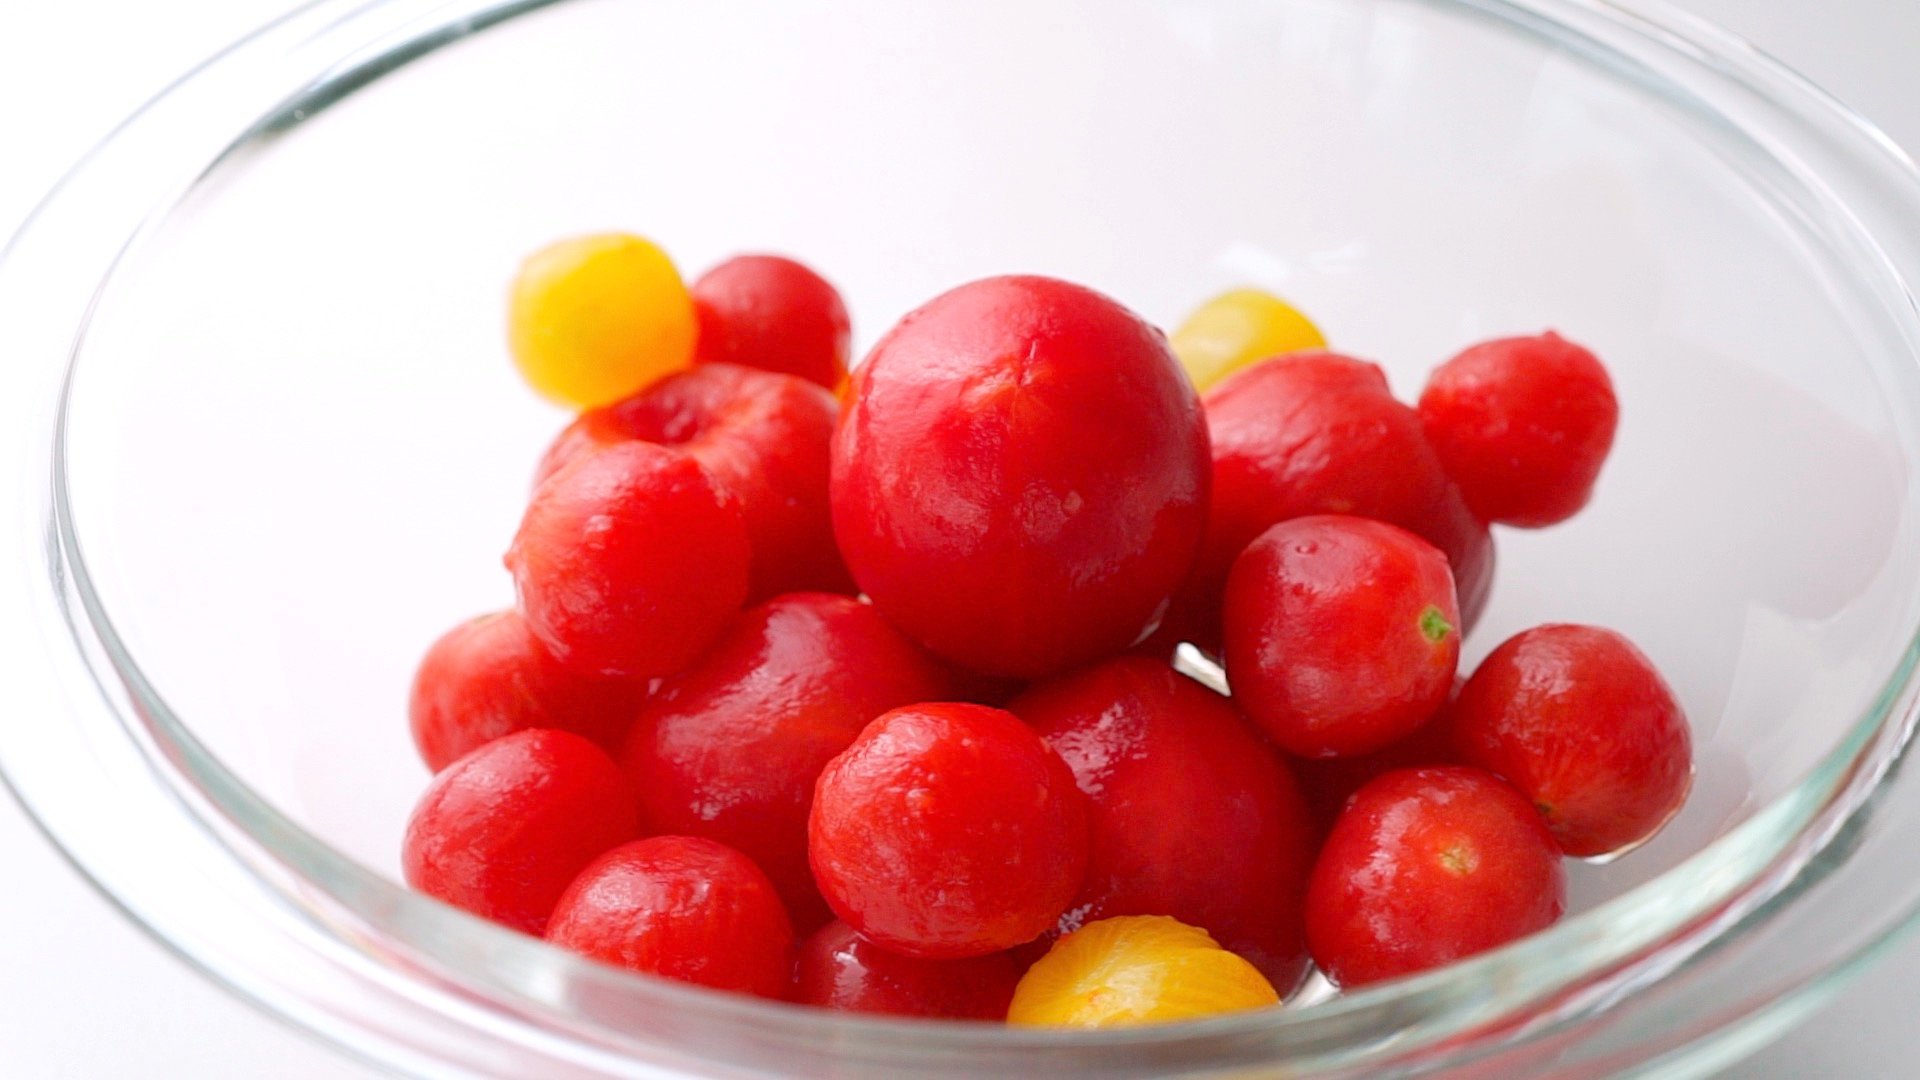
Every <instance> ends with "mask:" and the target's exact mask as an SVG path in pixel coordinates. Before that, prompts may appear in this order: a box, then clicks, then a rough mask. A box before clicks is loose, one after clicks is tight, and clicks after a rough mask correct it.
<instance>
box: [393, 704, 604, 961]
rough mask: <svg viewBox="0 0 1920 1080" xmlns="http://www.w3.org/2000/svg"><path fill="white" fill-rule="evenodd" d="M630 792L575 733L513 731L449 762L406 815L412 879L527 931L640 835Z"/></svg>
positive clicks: (404, 854) (405, 863)
mask: <svg viewBox="0 0 1920 1080" xmlns="http://www.w3.org/2000/svg"><path fill="white" fill-rule="evenodd" d="M636 818H637V814H636V813H635V810H634V796H633V789H632V788H631V787H629V786H628V784H627V779H626V777H625V776H624V775H622V774H621V772H620V768H619V766H617V765H615V764H614V763H613V759H611V758H609V757H608V756H607V754H606V752H605V751H604V750H601V749H600V748H599V747H597V746H595V745H593V744H592V743H590V742H588V741H587V740H586V739H583V738H581V737H580V736H578V735H575V734H572V733H571V732H565V731H545V730H541V729H538V728H535V729H530V730H526V731H516V732H514V733H513V734H511V735H506V736H503V737H501V738H498V739H495V740H493V741H492V742H489V743H487V744H486V745H484V746H481V747H480V748H479V749H477V750H474V751H473V752H472V753H470V754H468V755H466V756H465V757H463V758H461V759H459V760H458V761H455V762H454V763H453V764H451V765H449V766H447V767H446V768H445V769H442V770H441V771H440V773H439V774H438V775H437V776H435V777H434V778H433V782H432V783H431V784H429V785H428V786H427V790H426V793H425V794H424V795H422V796H421V797H420V802H419V803H418V804H416V806H415V807H414V811H413V816H412V817H411V818H410V819H409V820H408V822H407V832H406V839H405V841H404V843H403V845H402V849H401V866H402V869H403V871H404V873H405V876H406V880H407V884H408V885H411V886H413V887H414V888H416V889H418V890H420V891H421V892H423V893H426V894H427V895H428V896H432V897H435V898H437V899H440V900H444V901H446V902H447V903H449V904H452V905H453V906H455V907H458V908H463V909H465V910H467V911H470V912H472V913H473V914H475V915H479V916H481V917H482V918H487V919H492V920H493V921H495V922H498V923H502V924H504V925H506V926H510V927H512V928H514V929H515V930H520V931H524V932H526V933H529V934H538V933H540V932H541V930H542V929H543V928H544V927H545V926H546V924H547V917H548V915H550V914H551V913H552V911H553V906H554V902H555V901H557V900H558V899H559V898H560V894H561V893H562V892H563V891H565V890H566V888H567V886H568V884H569V883H571V882H572V881H573V879H574V877H575V876H576V875H577V874H579V872H580V870H581V868H582V867H584V866H586V865H587V863H589V862H591V861H592V860H593V859H594V858H595V857H597V856H598V855H599V854H600V853H601V852H603V851H606V850H607V849H609V848H612V847H614V846H616V845H618V844H621V843H624V842H626V841H628V840H631V839H633V838H634V836H635V835H636V834H637V833H638V832H639V826H638V823H637V820H636Z"/></svg>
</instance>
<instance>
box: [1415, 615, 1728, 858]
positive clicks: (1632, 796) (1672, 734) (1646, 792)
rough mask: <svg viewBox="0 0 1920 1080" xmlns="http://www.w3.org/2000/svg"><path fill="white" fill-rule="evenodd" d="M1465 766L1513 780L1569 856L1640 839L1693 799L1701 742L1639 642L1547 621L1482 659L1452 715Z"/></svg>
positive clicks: (1450, 732) (1457, 751) (1452, 731)
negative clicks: (1697, 748) (1695, 758)
mask: <svg viewBox="0 0 1920 1080" xmlns="http://www.w3.org/2000/svg"><path fill="white" fill-rule="evenodd" d="M1445 726H1446V730H1447V733H1448V735H1449V736H1450V738H1451V741H1452V746H1453V750H1454V753H1455V754H1457V755H1458V756H1459V760H1461V761H1462V762H1464V763H1466V764H1469V765H1477V766H1479V767H1480V768H1483V769H1486V770H1487V771H1489V772H1492V773H1496V774H1498V775H1500V776H1503V777H1505V778H1506V779H1507V780H1508V781H1510V782H1511V783H1512V784H1513V785H1514V786H1515V787H1517V788H1519V789H1520V791H1521V792H1522V793H1523V794H1525V795H1526V796H1527V798H1529V799H1532V800H1533V803H1534V805H1535V806H1537V807H1539V809H1540V812H1541V813H1542V814H1545V815H1546V819H1547V827H1548V828H1550V829H1552V830H1553V835H1554V836H1555V837H1556V838H1558V839H1559V841H1560V847H1561V849H1562V850H1564V851H1565V852H1566V853H1567V854H1569V855H1575V856H1581V857H1587V856H1593V855H1605V854H1608V853H1610V852H1614V851H1619V850H1621V849H1624V848H1628V847H1632V846H1634V845H1636V844H1639V843H1641V842H1642V841H1644V840H1646V839H1647V838H1648V837H1650V836H1652V835H1653V834H1654V833H1656V832H1658V831H1659V830H1660V827H1661V826H1662V825H1665V824H1666V823H1667V821H1668V819H1670V818H1672V817H1673V815H1674V814H1675V813H1676V812H1678V811H1679V809H1680V804H1681V803H1682V802H1685V801H1686V798H1687V791H1688V789H1689V788H1690V787H1692V785H1693V737H1692V734H1691V732H1690V731H1689V730H1688V728H1687V717H1686V714H1685V713H1683V712H1682V711H1681V709H1680V703H1679V702H1678V701H1676V700H1674V696H1673V691H1672V690H1671V689H1669V688H1668V686H1667V684H1666V681H1665V680H1663V679H1661V678H1660V673H1659V672H1658V671H1656V670H1654V666H1653V662H1652V661H1650V660H1648V659H1647V658H1646V656H1645V655H1644V654H1642V653H1641V652H1640V650H1639V649H1636V648H1634V647H1633V643H1632V642H1630V641H1628V640H1627V639H1626V638H1624V637H1621V636H1620V635H1619V634H1616V633H1614V632H1613V631H1611V630H1602V629H1600V628H1599V627H1594V626H1568V625H1554V626H1539V627H1535V628H1534V629H1532V630H1525V631H1522V632H1521V633H1518V634H1515V635H1514V636H1513V637H1511V638H1509V639H1507V640H1506V641H1505V642H1503V643H1502V644H1501V645H1500V647H1499V648H1497V649H1495V650H1493V652H1492V653H1491V654H1490V655H1488V657H1487V658H1486V659H1485V660H1483V661H1481V663H1480V667H1479V669H1478V670H1476V671H1475V672H1474V673H1473V677H1472V678H1470V679H1468V680H1467V685H1466V686H1465V687H1463V688H1461V691H1460V698H1459V700H1458V701H1456V702H1454V704H1453V707H1452V708H1451V709H1449V710H1447V720H1446V725H1445Z"/></svg>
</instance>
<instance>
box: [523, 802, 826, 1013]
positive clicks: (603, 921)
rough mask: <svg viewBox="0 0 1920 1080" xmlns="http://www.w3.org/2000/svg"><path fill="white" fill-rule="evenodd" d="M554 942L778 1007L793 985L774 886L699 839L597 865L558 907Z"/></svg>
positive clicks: (661, 844) (645, 844)
mask: <svg viewBox="0 0 1920 1080" xmlns="http://www.w3.org/2000/svg"><path fill="white" fill-rule="evenodd" d="M547 940H548V941H551V942H553V943H554V944H555V945H558V946H560V947H561V948H563V949H570V950H572V951H574V952H577V953H580V954H582V955H584V956H591V957H593V958H594V959H596V960H601V961H604V962H606V963H609V964H616V965H618V966H620V967H624V968H630V969H632V970H634V971H644V972H646V973H647V974H649V975H659V976H662V977H664V978H668V979H678V980H680V981H681V982H690V983H696V984H698V985H700V986H710V987H713V988H714V989H716V990H735V991H738V992H740V993H743V994H757V995H759V996H760V997H768V998H776V999H777V998H785V997H786V996H787V992H788V989H789V988H790V987H791V985H792V976H793V969H792V966H791V965H792V960H791V956H792V949H793V927H792V925H791V924H789V923H788V922H787V912H786V909H785V908H783V907H781V906H780V896H779V894H778V893H776V892H774V889H773V883H772V882H770V881H768V880H767V875H765V874H763V873H761V872H760V868H759V867H757V866H755V865H753V861H752V860H751V859H748V858H747V857H746V856H745V855H742V854H740V853H739V852H737V851H735V850H733V849H732V848H730V847H727V846H726V845H725V844H716V843H714V842H713V841H711V840H701V839H698V838H696V837H691V836H655V837H652V838H650V839H646V840H635V841H634V842H632V843H630V844H622V845H621V846H619V847H617V848H614V849H613V850H612V851H609V852H607V853H606V854H604V855H602V856H600V857H599V858H598V859H595V860H594V861H593V864H592V865H591V866H588V867H587V868H586V869H585V870H583V871H581V872H580V876H579V877H578V878H576V879H575V880H574V882H573V884H572V885H571V886H569V887H568V889H567V892H566V895H564V896H562V897H561V898H560V902H559V903H558V904H557V905H555V906H554V909H553V921H552V922H551V923H549V924H548V925H547Z"/></svg>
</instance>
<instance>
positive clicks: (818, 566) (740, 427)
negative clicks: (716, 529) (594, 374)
mask: <svg viewBox="0 0 1920 1080" xmlns="http://www.w3.org/2000/svg"><path fill="white" fill-rule="evenodd" d="M839 411H840V406H839V403H838V402H836V401H835V400H834V398H833V395H832V394H829V393H827V392H826V391H825V390H822V389H820V388H819V387H817V386H814V385H812V384H810V383H808V382H806V381H804V380H802V379H798V378H795V377H793V376H790V375H782V374H777V373H774V372H768V371H756V370H754V369H752V368H745V367H740V366H737V365H734V364H719V363H714V364H704V365H701V366H699V367H696V368H694V369H693V370H691V371H684V372H680V373H678V374H674V375H669V376H667V377H666V378H664V379H661V380H660V381H658V382H656V383H654V384H653V385H651V386H649V387H647V388H646V389H644V390H642V391H641V392H640V393H638V394H635V395H634V396H632V397H630V398H627V399H626V400H624V401H621V402H618V403H616V404H613V405H609V406H607V407H605V408H601V409H594V410H591V411H589V412H585V413H582V414H581V415H580V416H579V417H578V418H577V419H575V420H574V422H573V423H572V424H570V425H568V426H567V428H566V430H564V431H562V432H561V433H560V434H559V435H558V436H557V437H556V438H555V439H554V441H553V443H552V445H551V446H549V447H548V448H547V452H546V456H545V457H543V458H542V459H541V462H540V469H539V473H538V478H539V479H542V480H544V479H545V478H546V477H548V476H551V475H553V473H555V472H557V471H559V469H560V468H561V467H562V466H564V465H566V464H567V463H568V462H570V461H572V460H573V459H574V458H576V457H578V456H580V455H581V454H583V453H586V452H589V451H591V450H594V449H598V448H601V447H605V446H609V445H614V444H618V443H622V442H628V441H631V440H635V439H638V440H641V441H644V442H650V443H657V444H659V445H662V446H672V447H676V448H678V449H679V450H681V451H683V452H684V453H685V454H686V455H687V456H688V457H690V458H692V459H693V460H695V461H697V462H699V463H700V464H701V465H702V466H703V467H704V468H705V469H706V470H707V473H708V475H710V476H712V477H713V478H714V480H715V481H717V482H718V483H719V484H720V485H721V486H722V487H724V488H726V489H727V491H728V492H729V493H730V494H731V495H732V496H733V498H734V499H735V500H736V501H737V502H738V503H739V505H740V512H741V514H742V516H743V517H744V518H745V520H746V526H747V536H748V539H749V540H750V541H751V543H752V546H753V562H752V572H751V584H750V586H749V589H748V599H750V600H764V599H766V598H767V597H769V596H775V595H778V594H780V593H783V592H809V591H820V592H843V593H851V592H852V591H853V581H852V579H851V578H849V577H848V576H847V571H846V568H845V567H844V566H842V565H841V563H840V553H839V550H838V549H837V548H835V547H834V542H833V523H832V520H831V519H830V517H829V515H828V511H827V464H828V446H829V444H830V443H831V441H832V439H833V425H834V419H835V418H836V417H837V416H838V415H839Z"/></svg>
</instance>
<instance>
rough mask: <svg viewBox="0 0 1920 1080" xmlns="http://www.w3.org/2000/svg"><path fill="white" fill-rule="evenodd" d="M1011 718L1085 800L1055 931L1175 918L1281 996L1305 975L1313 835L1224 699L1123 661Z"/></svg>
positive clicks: (1267, 756) (1042, 695)
mask: <svg viewBox="0 0 1920 1080" xmlns="http://www.w3.org/2000/svg"><path fill="white" fill-rule="evenodd" d="M1008 708H1009V710H1010V711H1012V712H1013V713H1014V714H1015V715H1017V716H1019V717H1020V718H1021V719H1023V720H1025V721H1026V722H1027V723H1028V724H1030V725H1032V727H1033V728H1034V730H1035V731H1037V732H1039V733H1040V737H1041V738H1043V739H1045V740H1046V741H1047V745H1049V746H1051V747H1053V749H1054V750H1055V752H1057V753H1058V754H1059V755H1060V756H1061V758H1062V759H1064V760H1065V761H1066V763H1067V767H1068V768H1070V769H1072V770H1073V773H1074V777H1075V779H1076V781H1077V782H1078V784H1079V786H1080V790H1081V792H1083V793H1084V794H1085V795H1086V796H1087V808H1088V814H1087V821H1088V828H1089V832H1090V836H1091V844H1090V849H1089V852H1090V853H1089V857H1088V863H1087V874H1086V881H1085V883H1084V884H1083V885H1082V886H1081V890H1080V895H1079V896H1078V897H1076V898H1075V899H1074V902H1073V906H1072V907H1070V908H1069V909H1068V910H1067V913H1066V915H1065V916H1064V917H1063V918H1062V920H1061V923H1060V927H1059V929H1060V931H1061V932H1063V933H1070V932H1072V931H1073V930H1075V929H1077V928H1078V927H1079V926H1081V925H1083V924H1085V923H1089V922H1095V921H1098V920H1100V919H1105V918H1109V917H1111V916H1115V915H1167V916H1171V917H1173V918H1175V919H1178V920H1180V921H1181V922H1183V923H1186V924H1188V925H1190V926H1197V927H1199V928H1201V929H1203V930H1205V931H1207V932H1208V933H1210V934H1212V935H1213V937H1214V939H1215V940H1216V941H1218V942H1219V943H1220V945H1221V946H1222V947H1223V948H1226V949H1228V950H1230V951H1232V952H1235V953H1238V954H1240V955H1241V956H1243V957H1245V958H1246V959H1247V960H1249V961H1251V962H1252V963H1253V964H1254V966H1256V967H1258V968H1260V970H1261V971H1262V973H1264V974H1265V975H1266V976H1267V978H1268V980H1269V981H1271V982H1272V983H1273V984H1274V986H1275V987H1277V988H1279V990H1280V992H1281V993H1285V992H1287V991H1288V990H1290V989H1292V988H1293V987H1294V986H1296V985H1297V984H1298V983H1299V981H1300V978H1301V976H1302V975H1304V974H1305V971H1306V962H1307V953H1306V939H1305V936H1304V933H1305V931H1304V928H1303V926H1302V923H1301V903H1302V900H1303V898H1304V894H1305V892H1306V878H1307V868H1308V866H1309V864H1310V862H1311V861H1312V850H1311V844H1312V835H1311V830H1310V828H1309V826H1308V821H1307V814H1306V807H1305V805H1304V804H1303V803H1302V802H1301V798H1300V793H1299V791H1298V789H1297V787H1296V785H1295V783H1294V780H1293V777H1292V776H1291V775H1290V774H1289V771H1288V769H1287V766H1286V765H1285V764H1284V763H1282V762H1281V761H1280V759H1279V758H1278V757H1277V756H1276V755H1275V754H1274V753H1273V752H1272V751H1271V750H1269V749H1268V748H1267V747H1266V745H1265V744H1264V743H1262V742H1261V740H1260V737H1259V736H1258V735H1256V734H1255V733H1254V731H1253V729H1252V728H1251V727H1249V726H1248V725H1247V723H1246V721H1245V720H1243V719H1241V717H1240V715H1239V714H1238V713H1237V712H1235V711H1234V709H1233V706H1232V705H1231V704H1230V703H1229V702H1228V701H1227V699H1226V698H1223V697H1221V696H1220V695H1218V694H1216V693H1214V692H1213V691H1211V690H1208V689H1207V688H1206V687H1204V686H1201V685H1200V684H1199V683H1197V682H1194V681H1193V680H1192V679H1189V678H1187V677H1186V676H1184V675H1181V674H1180V673H1178V672H1176V671H1174V670H1173V669H1172V668H1170V667H1168V666H1167V665H1166V664H1165V663H1164V662H1162V661H1160V660H1157V659H1152V658H1149V657H1144V656H1126V657H1120V658H1117V659H1114V660H1109V661H1106V662H1104V663H1101V664H1098V665H1095V666H1093V667H1091V668H1086V669H1083V670H1081V671H1078V672H1075V673H1073V674H1069V675H1063V676H1060V677H1058V678H1055V679H1053V680H1051V681H1049V682H1046V683H1042V684H1040V685H1039V686H1036V687H1034V688H1032V689H1030V690H1028V691H1027V692H1026V693H1025V694H1023V695H1021V696H1020V697H1019V698H1016V699H1015V700H1014V701H1013V703H1012V704H1011V705H1009V706H1008Z"/></svg>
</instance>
